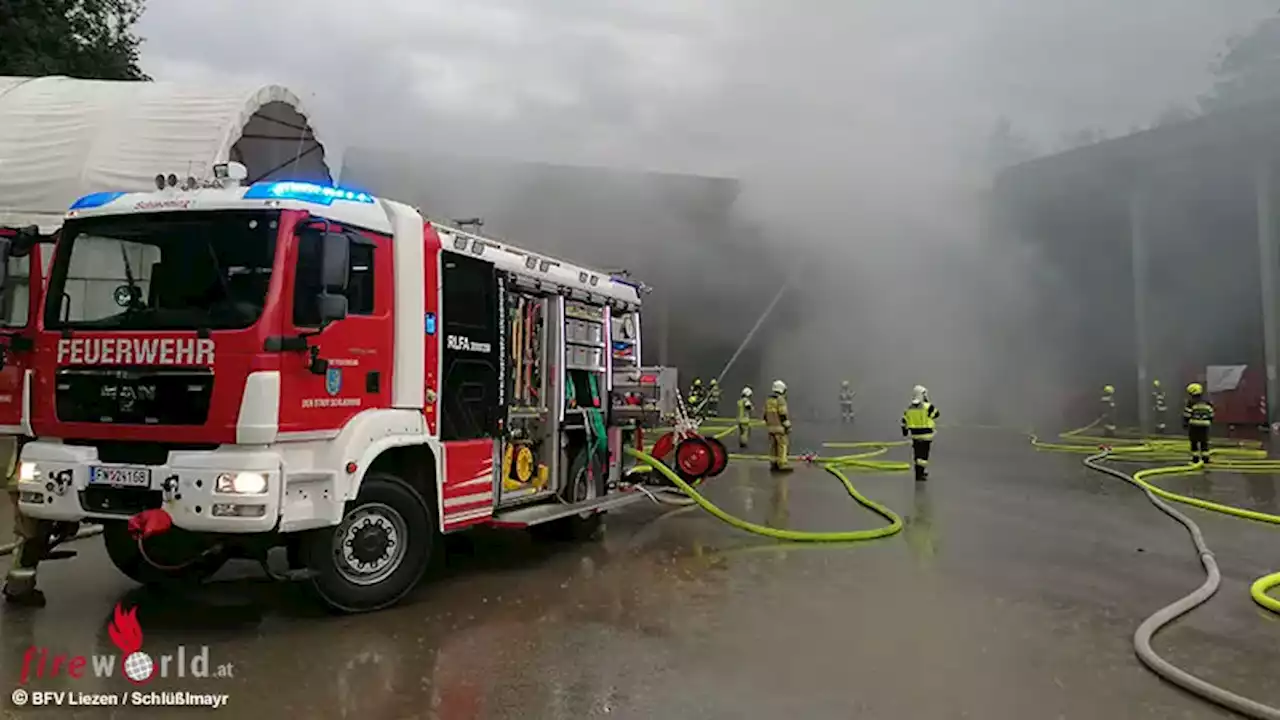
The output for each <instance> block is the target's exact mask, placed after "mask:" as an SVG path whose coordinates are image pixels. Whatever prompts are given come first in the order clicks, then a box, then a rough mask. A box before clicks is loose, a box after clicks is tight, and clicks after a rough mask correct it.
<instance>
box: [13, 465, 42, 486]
mask: <svg viewBox="0 0 1280 720" xmlns="http://www.w3.org/2000/svg"><path fill="white" fill-rule="evenodd" d="M39 476H40V470H39V468H37V467H36V464H35V463H33V462H24V463H21V464H19V465H18V481H19V482H35V480H36V478H37V477H39Z"/></svg>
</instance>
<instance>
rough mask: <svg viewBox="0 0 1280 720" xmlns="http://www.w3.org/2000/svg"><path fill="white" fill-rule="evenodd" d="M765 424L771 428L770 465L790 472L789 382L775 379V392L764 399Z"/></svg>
mask: <svg viewBox="0 0 1280 720" xmlns="http://www.w3.org/2000/svg"><path fill="white" fill-rule="evenodd" d="M764 424H765V427H766V428H767V429H768V430H769V467H770V468H771V469H773V470H777V471H781V472H790V471H791V469H792V468H791V462H790V460H789V459H788V457H787V453H788V451H789V447H788V446H789V445H790V444H791V443H790V442H789V440H790V435H791V417H790V413H788V412H787V384H786V383H784V382H782V381H781V380H774V381H773V392H772V393H770V394H769V399H767V400H765V401H764Z"/></svg>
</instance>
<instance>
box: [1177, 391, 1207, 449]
mask: <svg viewBox="0 0 1280 720" xmlns="http://www.w3.org/2000/svg"><path fill="white" fill-rule="evenodd" d="M1212 425H1213V404H1212V403H1210V402H1209V401H1208V399H1206V398H1205V396H1204V387H1203V386H1202V385H1200V383H1191V384H1190V385H1188V386H1187V404H1186V406H1184V407H1183V408H1182V426H1183V427H1184V428H1186V429H1187V441H1188V442H1189V443H1190V444H1191V462H1193V463H1208V462H1209V428H1210V426H1212Z"/></svg>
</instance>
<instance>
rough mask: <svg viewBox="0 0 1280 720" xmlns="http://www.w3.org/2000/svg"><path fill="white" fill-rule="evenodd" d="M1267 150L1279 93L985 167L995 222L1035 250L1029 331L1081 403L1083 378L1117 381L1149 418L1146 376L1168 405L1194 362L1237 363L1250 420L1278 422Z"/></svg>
mask: <svg viewBox="0 0 1280 720" xmlns="http://www.w3.org/2000/svg"><path fill="white" fill-rule="evenodd" d="M1278 157H1280V101H1277V102H1271V103H1265V104H1261V105H1254V106H1248V107H1243V108H1240V109H1236V110H1230V111H1224V112H1218V113H1214V114H1211V115H1207V116H1204V117H1201V118H1198V119H1195V120H1192V121H1189V122H1185V123H1179V124H1176V125H1170V126H1164V127H1158V128H1154V129H1152V130H1148V131H1145V132H1140V133H1137V134H1134V135H1130V136H1127V137H1122V138H1118V139H1115V140H1108V141H1105V142H1102V143H1098V144H1096V145H1091V146H1088V147H1083V148H1080V149H1076V150H1072V151H1069V152H1065V153H1061V154H1058V155H1053V156H1049V157H1044V158H1040V159H1037V160H1033V161H1031V162H1027V163H1024V164H1022V165H1018V166H1015V167H1012V168H1010V169H1008V170H1006V171H1005V172H1004V173H1003V174H1002V175H1001V176H1000V177H999V178H998V180H997V183H996V187H995V192H994V196H993V197H994V208H995V211H996V213H995V214H996V218H997V227H998V231H999V232H1000V233H1001V234H1003V235H1004V236H1005V240H1006V241H1007V242H1009V243H1017V244H1019V245H1021V246H1024V247H1025V246H1031V247H1034V248H1035V249H1036V250H1037V251H1038V252H1039V253H1040V255H1041V260H1042V262H1043V267H1044V268H1045V269H1046V278H1045V282H1044V283H1043V284H1042V289H1043V292H1042V294H1041V296H1040V297H1038V298H1036V299H1035V301H1036V302H1038V303H1039V304H1040V311H1039V313H1038V317H1039V318H1040V320H1042V324H1041V326H1040V327H1039V328H1038V331H1039V332H1040V333H1042V334H1044V335H1045V336H1046V338H1047V339H1048V340H1050V341H1052V342H1054V343H1056V344H1057V345H1058V346H1059V347H1060V349H1061V351H1062V352H1063V353H1066V354H1069V355H1070V357H1071V358H1072V360H1073V366H1072V367H1073V371H1072V372H1071V373H1070V376H1069V377H1065V378H1061V381H1062V382H1064V383H1070V384H1074V385H1076V386H1079V387H1081V388H1084V389H1085V390H1086V391H1087V392H1085V396H1086V397H1087V398H1092V399H1093V400H1096V399H1097V398H1096V397H1093V395H1094V394H1095V392H1096V391H1095V390H1094V389H1095V388H1098V389H1100V388H1101V386H1102V385H1103V384H1104V383H1111V384H1114V385H1115V386H1116V387H1117V390H1118V392H1119V399H1120V401H1121V406H1122V408H1124V407H1126V406H1127V409H1128V411H1127V412H1126V413H1125V414H1126V415H1127V416H1128V418H1129V419H1130V420H1134V421H1138V422H1141V423H1142V424H1143V425H1144V426H1149V425H1150V420H1151V418H1150V417H1149V415H1150V399H1149V398H1150V396H1149V393H1150V390H1151V383H1152V381H1153V380H1154V379H1158V378H1159V379H1164V383H1165V387H1166V389H1167V390H1168V391H1169V392H1170V395H1171V401H1172V403H1173V404H1174V405H1176V404H1177V401H1178V398H1179V394H1180V392H1181V385H1182V384H1184V383H1185V382H1187V381H1188V380H1190V379H1195V378H1197V377H1200V376H1203V374H1204V369H1205V368H1206V366H1246V367H1247V369H1248V372H1247V374H1246V375H1245V377H1246V385H1247V384H1249V382H1252V384H1253V385H1254V386H1255V387H1256V391H1251V392H1253V393H1254V395H1253V396H1250V397H1248V398H1243V399H1240V398H1236V400H1239V401H1241V402H1244V403H1246V404H1251V405H1252V406H1253V408H1254V409H1257V410H1258V413H1257V415H1258V420H1259V422H1262V421H1266V422H1274V421H1275V420H1276V419H1277V418H1276V417H1275V415H1276V413H1275V408H1276V407H1277V403H1280V383H1278V382H1277V374H1276V368H1277V364H1280V343H1278V340H1277V330H1278V329H1280V328H1278V327H1277V323H1278V322H1280V316H1278V315H1277V313H1278V312H1280V307H1278V306H1277V303H1278V302H1280V301H1278V299H1277V282H1278V280H1277V271H1278V270H1280V267H1278V263H1280V258H1278V254H1277V236H1276V219H1277V218H1276V209H1277V178H1276V170H1277V158H1278ZM1250 378H1251V380H1249V379H1250ZM1263 388H1265V390H1264V389H1263ZM1255 396H1256V397H1255ZM1263 406H1265V408H1266V409H1265V410H1264V409H1262V407H1263ZM1242 417H1243V416H1242ZM1241 422H1243V420H1242V421H1241Z"/></svg>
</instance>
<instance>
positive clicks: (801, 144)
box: [141, 0, 1277, 173]
mask: <svg viewBox="0 0 1280 720" xmlns="http://www.w3.org/2000/svg"><path fill="white" fill-rule="evenodd" d="M1276 5H1277V3H1276V2H1274V0H1229V1H1224V0H1040V1H1039V2H1028V1H1027V0H930V1H928V2H926V1H924V0H826V1H825V2H818V1H817V0H808V1H804V0H802V1H801V2H779V1H777V0H634V1H631V2H626V1H624V0H467V1H466V2H457V1H456V0H361V2H350V1H347V2H337V1H336V0H218V2H208V3H190V2H186V1H185V0H151V1H150V3H149V8H148V10H147V14H146V16H145V17H144V20H143V22H142V25H141V32H142V34H143V35H145V37H146V40H147V42H146V45H145V47H144V53H143V62H144V68H145V69H146V70H147V71H148V72H149V73H151V74H152V75H153V76H154V77H156V78H158V79H164V80H167V79H177V80H184V79H203V78H207V77H210V76H228V77H234V76H240V77H248V78H253V79H258V80H264V81H268V80H269V81H275V82H283V83H286V84H288V85H290V86H291V87H294V88H296V89H298V90H300V91H303V92H305V93H307V94H310V95H314V100H312V105H313V106H314V107H315V111H316V113H317V114H318V115H319V120H320V122H322V123H323V124H324V127H325V128H328V129H330V130H331V132H333V133H341V134H342V135H343V136H344V138H345V139H347V140H350V141H351V142H355V143H366V144H368V143H375V144H388V143H393V142H401V141H403V139H404V138H407V137H411V138H413V142H415V143H417V144H421V145H423V146H425V147H431V148H436V149H441V148H442V149H449V150H455V151H460V152H482V153H485V154H492V155H503V156H518V157H524V158H532V159H543V160H550V161H562V162H575V163H588V164H626V165H632V166H648V167H654V168H665V169H672V170H696V171H702V172H730V173H733V172H740V171H743V170H746V169H747V168H748V167H751V166H754V167H762V168H767V167H768V166H769V165H770V164H771V163H775V162H782V163H784V164H785V163H787V162H788V161H789V160H799V161H800V162H801V164H803V163H805V162H809V161H811V160H813V159H817V158H830V157H831V153H832V152H833V151H835V152H836V153H837V156H838V157H846V156H847V157H849V159H850V160H855V159H857V158H858V152H857V150H856V148H857V147H858V146H863V147H865V146H866V145H876V146H885V145H887V146H888V147H889V148H891V149H892V148H900V149H901V150H903V151H904V152H906V151H909V152H921V153H933V152H935V151H939V150H941V151H948V150H950V151H955V150H958V149H960V148H962V147H963V146H964V145H965V143H967V142H969V141H971V140H972V139H973V138H976V137H982V136H984V135H985V133H986V131H987V130H988V129H989V127H990V124H991V123H992V121H993V119H994V118H995V117H997V116H999V115H1001V114H1006V115H1008V116H1010V117H1011V118H1012V119H1013V120H1014V121H1015V123H1016V124H1018V125H1019V126H1021V127H1023V128H1025V129H1026V130H1027V131H1028V132H1031V133H1033V134H1034V135H1036V136H1037V137H1039V138H1040V139H1042V140H1043V141H1045V142H1050V143H1051V142H1054V141H1056V139H1057V138H1058V136H1059V135H1060V134H1061V133H1062V132H1063V131H1068V130H1074V129H1079V128H1081V127H1085V126H1102V127H1105V128H1108V129H1110V130H1111V131H1113V132H1123V131H1125V130H1126V129H1127V128H1129V127H1130V126H1133V125H1140V124H1145V123H1147V122H1149V121H1150V120H1151V119H1152V118H1153V117H1154V116H1156V115H1157V114H1159V113H1160V111H1161V110H1162V109H1164V108H1165V107H1166V106H1167V105H1168V104H1170V103H1172V102H1178V101H1183V102H1193V101H1194V98H1195V96H1196V94H1197V93H1198V92H1201V91H1202V90H1203V89H1204V88H1205V87H1206V86H1207V84H1208V77H1207V75H1206V73H1205V66H1206V64H1207V63H1208V62H1209V61H1211V60H1212V58H1213V56H1214V55H1215V53H1217V52H1218V51H1219V50H1220V48H1221V47H1222V45H1223V42H1224V41H1225V40H1226V38H1227V37H1228V36H1229V35H1231V34H1232V33H1233V32H1238V31H1240V30H1243V29H1247V28H1248V27H1249V26H1250V25H1251V24H1252V23H1253V22H1254V21H1256V20H1257V19H1258V18H1261V17H1264V16H1266V15H1268V14H1270V13H1273V12H1275V11H1276ZM798 8H800V9H798ZM893 155H894V152H892V151H891V152H889V153H886V154H885V155H883V156H881V157H882V161H884V160H883V158H884V157H892V156H893ZM873 161H874V159H873Z"/></svg>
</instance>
